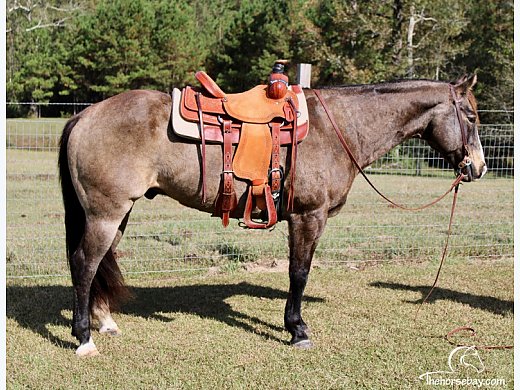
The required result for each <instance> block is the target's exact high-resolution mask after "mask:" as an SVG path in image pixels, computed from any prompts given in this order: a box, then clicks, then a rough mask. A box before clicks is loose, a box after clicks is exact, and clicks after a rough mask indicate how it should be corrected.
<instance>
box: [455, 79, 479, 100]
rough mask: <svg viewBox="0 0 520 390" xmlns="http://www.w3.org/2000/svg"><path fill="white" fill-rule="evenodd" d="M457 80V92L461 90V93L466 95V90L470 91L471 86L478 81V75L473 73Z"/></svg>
mask: <svg viewBox="0 0 520 390" xmlns="http://www.w3.org/2000/svg"><path fill="white" fill-rule="evenodd" d="M459 80H461V81H460V82H459V81H458V80H457V82H456V83H455V88H456V89H457V92H459V93H460V94H461V95H464V94H465V93H466V92H468V91H470V90H471V88H473V86H474V85H475V84H476V83H477V75H476V74H472V75H469V76H464V77H461V78H460V79H459Z"/></svg>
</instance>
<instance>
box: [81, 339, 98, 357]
mask: <svg viewBox="0 0 520 390" xmlns="http://www.w3.org/2000/svg"><path fill="white" fill-rule="evenodd" d="M96 355H99V351H98V349H97V348H96V345H95V344H94V341H92V337H91V338H90V340H89V341H88V343H85V344H82V345H80V346H79V348H78V349H76V356H78V357H87V356H96Z"/></svg>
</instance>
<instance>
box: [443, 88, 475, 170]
mask: <svg viewBox="0 0 520 390" xmlns="http://www.w3.org/2000/svg"><path fill="white" fill-rule="evenodd" d="M448 86H449V87H450V93H451V97H452V99H453V104H454V105H455V112H456V113H457V119H458V121H459V128H460V134H461V136H462V145H463V148H464V158H463V159H462V161H461V162H459V164H458V173H459V174H460V173H462V171H463V170H464V169H466V170H468V169H471V168H470V167H471V163H472V162H471V159H470V158H469V150H468V127H467V126H466V123H465V122H464V120H463V119H462V111H461V108H460V103H461V101H462V100H461V99H459V98H458V97H457V93H456V92H455V87H454V86H453V84H448Z"/></svg>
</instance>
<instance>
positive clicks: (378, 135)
mask: <svg viewBox="0 0 520 390" xmlns="http://www.w3.org/2000/svg"><path fill="white" fill-rule="evenodd" d="M476 81H477V79H476V76H463V77H461V78H460V79H458V80H457V81H455V82H452V83H449V82H442V81H432V80H401V81H395V82H389V83H379V84H367V85H352V86H338V87H327V88H322V89H320V93H321V97H322V99H323V100H324V101H325V102H326V104H327V106H328V109H329V110H330V112H331V114H332V115H333V116H334V118H335V120H336V122H337V123H338V125H339V127H340V128H341V132H342V135H343V137H344V138H345V139H346V142H348V144H349V147H350V149H351V152H352V154H353V156H354V157H355V159H356V160H357V162H358V163H359V165H360V166H361V167H362V168H365V167H367V166H368V165H369V164H371V163H372V162H373V161H375V160H376V159H378V158H379V157H381V156H382V155H383V154H385V153H386V152H388V151H389V150H390V149H392V148H393V147H395V146H396V145H398V144H400V143H402V142H404V141H405V140H407V139H409V138H411V137H419V138H422V139H424V140H425V141H426V142H427V143H429V145H430V146H431V147H432V148H434V149H435V150H437V151H438V152H440V154H441V155H442V156H443V158H444V159H445V160H446V161H447V162H448V163H449V164H451V166H453V167H454V169H456V168H457V166H458V164H459V163H460V162H461V161H464V160H465V159H466V158H468V157H469V158H470V159H471V165H469V166H466V167H465V168H464V169H465V175H464V181H466V182H470V181H474V180H477V179H479V178H481V177H482V176H483V175H484V174H485V172H486V169H487V168H486V163H485V159H484V154H483V150H482V145H481V143H480V139H479V136H478V123H479V122H478V115H477V103H476V100H475V97H474V95H473V93H472V87H473V86H474V85H475V83H476ZM305 98H306V101H307V106H308V110H309V122H310V128H309V133H308V136H307V138H306V139H305V140H304V141H303V142H302V143H301V144H299V146H298V160H297V163H296V166H295V167H290V166H288V162H289V160H290V150H289V152H288V151H287V149H285V148H282V149H283V150H282V151H281V155H280V161H281V165H282V166H283V168H284V169H285V171H286V177H290V175H289V172H290V170H291V169H295V170H296V173H297V174H296V175H295V178H294V182H293V183H288V182H287V181H288V180H286V182H285V183H284V185H285V187H286V188H288V186H292V188H293V191H294V198H293V207H292V209H291V210H290V211H289V210H284V211H283V213H282V219H284V220H286V221H288V229H289V260H290V261H289V291H288V297H287V302H286V305H285V314H284V325H285V328H286V330H287V331H288V332H289V333H290V335H291V341H290V343H291V344H292V345H294V346H297V347H301V348H307V347H311V346H312V343H311V341H310V340H309V336H308V333H309V330H308V329H309V328H308V327H307V325H306V323H305V321H304V320H303V318H302V315H301V302H302V297H303V293H304V289H305V286H306V284H307V279H308V275H309V269H310V266H311V261H312V258H313V254H314V251H315V249H316V246H317V245H318V240H319V238H320V236H321V235H322V233H323V231H324V229H325V226H326V223H327V219H328V218H330V217H333V216H335V215H337V214H338V212H339V211H340V209H341V208H342V207H343V205H344V204H345V202H346V200H347V196H348V193H349V190H350V188H351V186H352V183H353V181H354V179H355V177H356V176H357V174H358V170H357V168H356V167H355V165H354V164H353V161H352V160H351V159H350V157H349V156H348V155H347V154H346V153H345V150H344V149H343V147H342V145H341V144H340V142H338V136H337V135H336V134H335V133H334V131H333V129H332V125H331V121H330V119H329V117H328V116H327V115H326V112H325V110H324V106H323V105H322V104H321V103H320V102H319V100H318V99H317V95H315V93H314V92H313V90H305ZM171 111H172V99H171V97H170V96H169V95H168V94H166V93H163V92H159V91H150V90H132V91H127V92H123V93H121V94H119V95H116V96H113V97H110V98H108V99H106V100H104V101H101V102H99V103H96V104H94V105H92V106H90V107H88V108H86V109H85V110H84V111H82V112H80V113H79V114H77V115H75V116H74V117H72V118H70V119H69V121H68V122H67V123H66V125H65V127H64V129H63V133H62V135H61V138H60V146H59V156H58V166H59V173H60V180H61V189H62V195H63V202H64V208H65V228H66V229H65V230H66V249H67V258H68V261H69V265H70V272H71V277H72V284H73V320H72V335H73V336H75V337H76V338H77V339H78V341H79V343H80V345H79V347H78V348H77V350H76V354H77V355H79V356H89V355H96V354H98V350H97V348H96V346H95V344H94V341H93V339H92V335H91V321H92V322H97V323H98V325H99V328H98V329H99V332H100V333H107V334H111V335H115V334H119V333H120V329H119V327H118V325H117V324H116V322H115V321H114V319H113V318H112V315H111V312H112V311H114V310H115V309H116V307H117V304H118V303H119V302H120V301H121V300H122V299H124V298H126V297H127V295H128V290H127V288H126V286H125V284H124V280H123V276H122V273H121V271H120V269H119V267H118V264H117V262H116V260H115V256H114V251H115V249H116V247H117V244H118V243H119V241H120V239H121V237H122V236H123V233H124V230H125V226H126V224H127V222H128V218H129V215H130V212H131V210H132V207H133V205H134V202H136V201H137V200H138V199H140V198H142V197H143V196H145V197H147V198H153V197H154V196H156V195H158V194H161V195H166V196H169V197H171V198H173V199H175V200H177V201H178V202H179V203H181V204H182V205H184V206H187V207H191V208H195V209H198V210H201V211H203V212H207V213H212V212H213V211H214V204H213V203H212V202H211V201H208V202H205V203H203V202H201V199H202V170H201V146H200V144H199V143H197V142H195V141H189V140H185V139H182V138H180V137H179V136H178V135H176V134H175V133H174V132H173V129H172V127H171V124H170V115H171ZM462 127H465V128H466V130H465V132H467V134H466V137H461V130H462ZM463 133H464V132H463ZM465 138H466V140H465V141H464V139H465ZM289 149H290V147H289ZM287 155H289V158H288V157H287ZM284 161H285V164H284ZM221 163H222V147H221V145H206V198H207V199H208V200H211V199H215V198H216V196H217V191H218V188H219V183H220V175H221V169H220V167H221ZM466 165H467V164H466ZM235 181H236V184H235V187H236V192H237V195H238V198H239V199H238V206H237V208H236V210H235V212H234V214H232V215H231V216H232V217H233V218H239V217H241V216H242V215H243V211H244V206H245V202H246V197H247V184H246V183H245V182H242V181H240V180H235ZM287 192H288V191H284V194H285V197H287V196H286V195H287Z"/></svg>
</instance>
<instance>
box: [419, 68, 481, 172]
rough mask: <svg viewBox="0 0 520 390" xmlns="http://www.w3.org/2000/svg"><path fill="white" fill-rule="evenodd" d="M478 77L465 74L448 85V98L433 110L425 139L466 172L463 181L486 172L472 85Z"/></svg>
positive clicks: (455, 167) (446, 158) (460, 170)
mask: <svg viewBox="0 0 520 390" xmlns="http://www.w3.org/2000/svg"><path fill="white" fill-rule="evenodd" d="M476 82H477V76H476V75H472V76H464V77H462V78H460V79H459V80H457V81H456V82H455V83H454V84H449V87H450V88H449V89H450V91H449V99H447V100H446V103H443V104H440V105H439V106H438V109H437V110H435V111H436V114H435V115H434V117H433V119H432V121H431V123H430V126H429V128H428V131H427V132H426V134H424V138H425V139H426V141H427V142H428V143H429V144H430V146H431V147H433V148H434V149H435V150H437V151H438V152H440V153H441V155H442V156H443V157H444V159H445V160H446V161H447V162H448V163H450V164H451V165H452V166H453V168H454V169H455V170H457V171H459V172H462V173H463V174H464V175H465V178H464V181H468V182H469V181H472V180H477V179H480V178H481V177H482V176H484V174H485V173H486V171H487V167H486V162H485V160H484V152H483V150H482V145H481V143H480V138H479V136H478V126H479V118H478V114H477V102H476V100H475V96H474V95H473V92H472V91H471V88H472V87H473V86H474V85H475V83H476Z"/></svg>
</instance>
